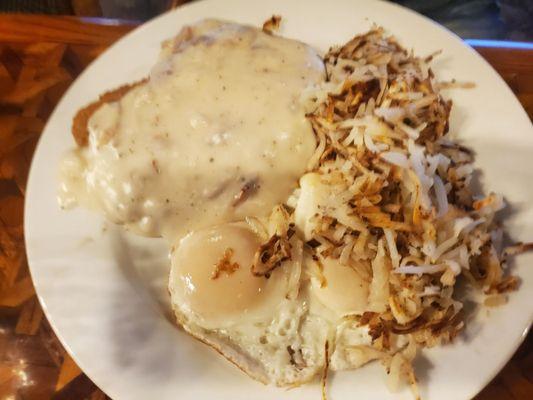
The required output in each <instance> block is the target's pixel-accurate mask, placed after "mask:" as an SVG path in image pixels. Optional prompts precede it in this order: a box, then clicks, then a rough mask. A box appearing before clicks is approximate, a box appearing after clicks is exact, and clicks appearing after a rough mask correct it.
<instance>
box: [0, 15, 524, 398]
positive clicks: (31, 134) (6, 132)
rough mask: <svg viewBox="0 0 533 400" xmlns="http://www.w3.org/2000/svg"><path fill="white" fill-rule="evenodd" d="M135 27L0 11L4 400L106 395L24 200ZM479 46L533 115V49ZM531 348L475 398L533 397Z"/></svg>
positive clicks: (0, 361)
mask: <svg viewBox="0 0 533 400" xmlns="http://www.w3.org/2000/svg"><path fill="white" fill-rule="evenodd" d="M134 27H135V25H133V24H131V23H129V24H126V23H122V22H121V21H108V20H106V21H103V20H97V19H78V18H72V17H43V16H35V15H33V16H24V15H0V400H48V399H54V400H61V399H65V400H66V399H73V400H78V399H79V400H83V399H90V400H102V399H105V398H106V396H105V394H104V393H103V392H101V391H100V390H99V389H98V388H97V387H96V386H95V385H94V383H92V382H91V381H90V380H89V378H87V377H86V376H85V375H84V374H83V373H82V371H81V370H80V369H79V368H78V367H77V365H76V364H75V363H74V362H73V360H72V359H71V358H70V357H69V355H68V354H67V353H66V352H65V350H64V349H63V347H62V346H61V344H60V343H59V342H58V340H57V338H56V337H55V335H54V333H53V332H52V330H51V328H50V326H49V324H48V322H47V321H46V318H45V317H44V315H43V311H42V309H41V307H40V305H39V303H38V301H37V298H36V295H35V291H34V288H33V285H32V282H31V278H30V276H29V273H28V266H27V261H26V256H25V250H24V242H23V238H24V232H23V229H22V220H23V202H24V193H25V186H26V179H27V174H28V169H29V165H30V162H31V158H32V154H33V151H34V149H35V145H36V143H37V140H38V138H39V135H40V133H41V131H42V129H43V127H44V125H45V123H46V121H47V119H48V117H49V116H50V113H51V112H52V110H53V109H54V107H55V105H56V104H57V102H58V101H59V99H60V98H61V96H62V95H63V93H64V92H65V90H66V89H67V88H68V87H69V85H70V84H71V83H72V82H73V80H74V79H75V78H76V77H77V76H78V75H79V74H80V72H81V71H83V69H84V68H85V67H86V66H87V65H88V64H89V63H90V62H91V61H92V60H93V59H94V58H96V57H97V56H98V55H99V54H100V53H101V52H102V51H104V50H105V49H106V48H107V47H108V46H109V45H111V44H112V43H114V42H115V41H116V40H117V39H119V38H120V37H121V36H122V35H124V34H125V33H127V32H128V31H130V30H131V29H133V28H134ZM478 51H479V52H480V54H481V55H482V56H483V57H485V58H486V59H487V61H488V62H489V63H491V64H492V65H493V66H494V68H495V69H496V70H497V71H498V72H499V73H500V74H501V75H502V76H503V78H504V79H505V80H506V81H507V83H508V84H509V86H510V87H511V88H512V89H513V91H514V92H515V94H516V95H517V97H518V98H519V99H520V101H521V102H522V104H523V105H524V108H525V109H526V110H527V112H528V113H529V116H530V118H531V117H533V51H531V50H513V49H505V48H480V49H478ZM532 346H533V340H532V336H531V335H529V337H528V338H527V339H526V341H525V342H524V344H523V345H522V346H521V347H520V349H519V350H518V351H517V352H516V354H515V355H514V357H513V359H512V360H511V361H510V362H509V363H508V364H507V365H506V366H505V368H504V369H503V370H502V371H501V372H500V374H499V375H498V376H497V377H496V378H495V379H494V380H493V381H492V382H491V383H490V384H489V385H488V386H487V387H486V388H485V389H484V390H483V391H482V392H481V393H480V394H479V395H478V396H477V397H476V399H477V400H530V399H533V348H532ZM450 384H453V382H450ZM450 400H453V399H450Z"/></svg>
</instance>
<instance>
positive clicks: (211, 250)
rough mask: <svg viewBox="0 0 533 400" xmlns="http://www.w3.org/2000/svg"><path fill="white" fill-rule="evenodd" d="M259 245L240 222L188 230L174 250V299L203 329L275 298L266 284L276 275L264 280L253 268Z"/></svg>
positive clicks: (225, 323) (221, 324) (217, 324)
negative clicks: (188, 232) (194, 230)
mask: <svg viewBox="0 0 533 400" xmlns="http://www.w3.org/2000/svg"><path fill="white" fill-rule="evenodd" d="M260 244H261V243H260V241H259V238H258V237H257V236H256V235H255V234H254V233H253V232H252V231H251V230H250V229H248V228H247V227H246V226H245V225H239V224H225V225H220V226H217V227H213V228H210V229H206V230H202V231H197V232H194V233H192V234H189V235H188V236H186V237H185V238H183V239H182V240H181V241H180V244H179V246H178V248H177V249H176V250H175V251H174V252H173V254H172V270H171V276H170V291H171V295H172V297H173V299H172V301H173V302H174V303H175V304H177V305H178V306H179V307H180V309H181V310H183V311H184V312H185V313H186V314H187V315H188V316H189V318H195V319H197V321H196V322H197V323H198V324H199V325H201V326H203V327H205V328H211V327H222V326H224V325H227V324H228V323H230V322H231V321H232V320H233V319H235V318H239V319H241V318H244V317H245V315H246V314H253V313H254V312H255V311H256V310H257V309H258V308H261V307H263V306H264V305H265V303H266V302H267V300H268V302H269V303H271V302H272V299H271V297H272V290H269V289H268V288H269V287H271V286H272V285H273V284H275V283H276V282H271V280H273V279H274V280H277V279H276V278H277V276H276V275H273V276H272V277H271V278H270V279H266V278H264V277H257V276H254V275H253V274H252V272H251V266H252V262H253V259H254V256H255V253H256V251H257V249H258V248H259V246H260ZM278 283H279V282H278ZM267 297H269V298H268V299H267ZM278 297H282V296H278Z"/></svg>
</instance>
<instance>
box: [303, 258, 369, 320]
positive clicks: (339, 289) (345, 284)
mask: <svg viewBox="0 0 533 400" xmlns="http://www.w3.org/2000/svg"><path fill="white" fill-rule="evenodd" d="M321 263H322V266H323V270H322V274H323V275H324V278H325V284H324V285H323V286H321V284H320V282H318V281H315V280H313V281H312V284H311V290H312V293H313V294H314V295H315V296H316V297H317V299H318V300H319V301H320V302H321V303H322V304H323V305H325V306H326V307H328V308H329V309H331V310H333V311H335V312H337V313H338V314H340V315H348V314H360V313H362V312H364V311H365V309H366V306H367V302H368V282H366V281H364V280H363V279H361V276H360V275H359V274H358V273H357V272H356V271H355V270H354V269H353V268H351V267H349V266H345V265H342V264H341V263H340V262H339V260H336V259H332V258H323V259H321Z"/></svg>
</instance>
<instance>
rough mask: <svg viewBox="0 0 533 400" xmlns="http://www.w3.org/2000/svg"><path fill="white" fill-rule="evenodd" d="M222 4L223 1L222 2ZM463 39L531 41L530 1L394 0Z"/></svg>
mask: <svg viewBox="0 0 533 400" xmlns="http://www.w3.org/2000/svg"><path fill="white" fill-rule="evenodd" d="M188 1H190V0H0V12H23V13H40V14H61V15H77V16H90V17H106V18H120V19H130V20H136V21H145V20H148V19H150V18H152V17H154V16H156V15H158V14H160V13H162V12H164V11H165V10H167V9H169V8H170V7H173V6H177V5H180V4H183V3H187V2H188ZM221 1H223V0H221ZM394 2H396V3H399V4H402V5H404V6H406V7H409V8H411V9H413V10H416V11H418V12H420V13H422V14H424V15H426V16H428V17H430V18H431V19H433V20H435V21H437V22H439V23H441V24H443V25H445V26H447V27H448V28H449V29H451V30H452V31H454V32H455V33H457V34H458V35H459V36H461V37H463V38H470V39H474V38H475V39H499V40H515V41H533V0H397V1H394Z"/></svg>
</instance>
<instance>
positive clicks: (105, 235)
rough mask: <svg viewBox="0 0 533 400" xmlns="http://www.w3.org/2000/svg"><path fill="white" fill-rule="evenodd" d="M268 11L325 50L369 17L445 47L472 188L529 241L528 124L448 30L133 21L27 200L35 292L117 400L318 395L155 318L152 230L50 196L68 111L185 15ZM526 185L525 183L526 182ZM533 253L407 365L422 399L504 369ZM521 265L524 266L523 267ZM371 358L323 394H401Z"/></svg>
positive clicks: (380, 9) (206, 8)
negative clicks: (479, 186) (279, 383)
mask: <svg viewBox="0 0 533 400" xmlns="http://www.w3.org/2000/svg"><path fill="white" fill-rule="evenodd" d="M273 13H276V14H281V15H282V16H283V18H284V21H283V27H282V30H281V33H282V34H283V35H285V36H287V37H293V38H297V39H300V40H302V41H305V42H308V43H310V44H312V45H314V46H316V47H317V48H319V49H321V50H323V51H324V50H327V48H328V47H329V46H330V45H332V44H340V43H343V42H344V41H346V40H348V39H349V38H350V37H351V36H353V35H354V34H356V33H361V32H363V31H365V30H366V29H368V28H369V27H370V26H371V24H372V23H373V22H375V23H377V24H380V25H382V26H384V27H386V28H387V29H388V30H389V31H390V32H392V33H393V34H395V35H396V36H397V37H398V38H399V39H400V41H401V43H403V44H404V45H405V46H406V47H412V48H414V50H415V51H416V53H417V54H420V55H427V54H429V53H431V52H433V51H435V50H437V49H442V50H443V51H444V54H443V55H442V56H441V57H439V58H438V60H437V61H436V62H435V64H434V69H435V70H436V73H437V76H438V77H439V78H440V79H443V80H449V79H451V78H456V79H458V80H460V81H472V82H475V83H476V85H477V87H476V88H475V89H472V90H455V91H453V92H450V93H448V94H447V95H449V96H451V97H452V98H453V101H454V109H453V113H452V131H453V132H456V134H457V136H458V137H459V138H460V139H461V140H462V141H463V142H464V143H465V144H466V145H468V146H471V147H472V148H474V149H475V151H476V152H477V163H476V165H477V166H478V167H479V168H480V169H481V170H482V171H483V174H482V183H483V185H484V187H485V188H486V189H487V188H489V190H493V191H497V192H501V193H504V194H505V196H506V198H507V199H508V200H509V202H510V203H511V204H512V213H510V218H509V219H508V221H507V226H508V227H509V231H510V232H511V234H512V236H513V237H514V238H519V239H521V240H531V239H533V208H532V207H531V204H532V202H533V185H531V182H533V161H532V155H533V129H532V126H531V122H530V121H529V119H528V117H527V115H526V113H525V112H524V110H523V109H522V107H521V106H520V104H519V103H518V101H517V100H516V98H515V97H514V96H513V94H512V93H511V91H510V90H509V89H508V87H507V86H506V85H505V84H504V82H503V81H502V80H501V79H500V78H499V76H498V75H497V74H496V73H495V72H494V71H493V70H492V69H491V68H490V67H489V66H488V64H487V63H486V62H485V61H483V60H482V59H481V57H479V56H478V55H477V54H476V53H475V52H474V51H473V50H471V49H470V48H469V47H467V46H466V45H465V44H463V43H462V42H461V40H460V39H458V38H457V37H456V36H454V35H453V34H451V33H450V32H448V31H446V30H444V29H443V28H441V27H440V26H438V25H436V24H434V23H433V22H431V21H429V20H427V19H425V18H423V17H421V16H419V15H417V14H415V13H413V12H411V11H408V10H406V9H403V8H400V7H398V6H395V5H391V4H389V3H384V2H374V1H368V2H366V1H353V0H339V1H320V0H316V1H314V0H313V1H310V0H307V1H301V2H298V1H287V0H270V1H263V2H254V1H247V0H226V1H220V2H218V1H210V0H208V1H203V2H197V3H194V4H192V5H189V6H186V7H182V8H180V9H177V10H175V11H173V12H171V13H168V14H165V15H163V16H161V17H159V18H156V19H155V20H153V21H151V22H149V23H147V24H145V25H143V26H142V27H140V28H138V29H136V30H135V31H134V32H132V33H131V34H129V35H127V36H126V37H125V38H123V39H122V40H120V41H119V42H118V43H116V44H115V45H114V46H113V47H112V48H111V49H109V50H108V51H107V52H106V53H105V54H103V55H102V56H101V57H100V58H98V60H96V61H95V62H94V63H93V64H92V65H91V66H90V67H89V68H87V70H86V71H85V72H84V73H83V74H82V76H81V77H80V78H79V79H78V80H77V81H76V82H75V83H74V84H73V85H72V86H71V88H70V90H69V91H68V92H67V94H66V95H65V96H64V98H63V99H62V101H61V102H60V104H59V105H58V107H57V108H56V110H55V112H54V113H53V115H52V117H51V118H50V121H49V122H48V125H47V127H46V129H45V131H44V133H43V135H42V138H41V141H40V142H39V146H38V148H37V152H36V155H35V158H34V160H33V165H32V168H31V174H30V179H29V184H28V192H27V198H26V219H25V229H26V245H27V251H28V259H29V263H30V267H31V273H32V276H33V279H34V283H35V286H36V288H37V293H38V294H39V299H40V301H41V303H42V305H43V307H44V309H45V312H46V315H47V317H48V318H49V320H50V322H51V323H52V326H53V328H54V330H55V332H56V333H57V335H58V336H59V338H60V340H61V342H62V343H63V345H64V346H65V347H66V349H67V350H68V351H69V353H70V354H71V355H72V356H73V357H74V359H75V360H76V362H77V363H78V364H79V365H80V366H81V368H82V369H83V370H84V371H85V372H86V373H87V375H89V377H90V378H91V379H93V380H94V381H95V382H96V384H97V385H98V386H100V387H101V388H102V389H103V390H104V391H105V392H106V393H107V394H108V395H110V396H111V397H112V398H114V399H117V400H119V399H143V400H145V399H158V400H164V399H180V400H188V399H195V400H196V399H231V400H239V399H249V398H250V397H251V396H252V395H253V398H254V399H256V400H260V399H269V400H270V399H274V398H275V399H301V398H315V399H316V398H319V396H320V392H319V386H318V385H317V384H312V385H309V386H304V387H301V388H297V389H293V390H290V391H286V390H283V389H277V388H273V387H265V386H263V385H261V384H259V383H257V382H254V381H252V380H251V379H249V378H248V377H247V376H245V375H244V374H242V373H241V372H240V371H239V370H238V369H237V368H235V367H233V366H232V365H231V364H229V363H228V362H226V361H225V360H223V359H222V358H221V357H220V356H218V355H217V354H215V352H214V351H212V350H210V349H209V348H207V347H206V346H204V345H202V344H200V343H198V342H196V341H195V340H194V339H192V338H190V337H189V336H187V335H186V334H184V333H183V332H181V331H180V330H178V329H177V328H176V327H175V326H173V325H172V324H171V323H170V322H169V321H168V319H167V318H165V312H166V311H165V310H166V309H165V307H166V305H165V301H166V298H165V294H164V290H162V288H164V286H165V284H166V271H167V262H166V254H165V251H166V249H165V248H164V246H163V245H162V244H161V243H160V242H159V241H158V240H155V239H151V240H149V239H141V238H133V237H129V236H126V235H124V234H123V233H121V231H120V229H118V228H116V227H113V226H109V225H106V224H105V223H104V221H103V220H102V219H101V218H100V217H99V216H97V215H95V214H91V213H89V212H87V211H84V210H81V209H77V210H74V211H71V212H62V211H60V210H59V208H58V206H57V204H56V198H55V193H56V187H57V180H56V170H57V165H58V162H59V159H60V156H61V154H62V153H63V152H64V151H66V150H67V149H68V148H71V147H72V146H73V145H74V142H73V140H72V138H71V135H70V125H71V120H72V117H73V115H74V113H75V111H76V110H77V109H78V108H80V107H82V106H83V105H85V104H86V103H87V102H89V101H91V100H92V99H94V98H96V97H97V95H98V94H99V93H101V92H103V91H106V90H108V89H111V88H114V87H116V86H118V85H120V84H123V83H126V82H132V81H135V80H137V79H139V78H141V77H143V76H145V75H146V74H147V73H148V71H149V68H150V67H151V65H152V63H153V62H154V61H155V59H156V56H157V53H158V51H159V46H160V43H161V42H162V41H163V40H164V39H166V38H169V37H171V36H173V35H175V34H176V33H177V32H178V30H179V29H180V28H181V27H182V26H183V25H184V24H187V23H192V22H195V21H198V20H200V19H202V18H205V17H216V18H224V19H228V20H234V21H238V22H243V23H250V24H256V25H260V24H261V23H262V22H263V21H264V20H265V19H267V18H268V17H269V16H271V15H272V14H273ZM528 182H529V183H528ZM532 263H533V257H532V255H523V256H521V257H520V258H519V260H518V262H517V265H516V272H517V273H518V274H519V275H520V276H521V278H522V286H521V288H520V290H519V291H518V292H517V293H514V294H513V295H512V296H511V299H510V302H509V303H508V304H507V305H506V306H504V307H501V308H498V309H495V310H492V311H491V312H490V315H488V316H487V315H486V314H487V312H486V311H484V312H482V313H480V314H478V318H477V320H476V321H473V322H472V323H471V324H470V325H469V329H468V330H467V332H466V334H465V335H464V336H463V337H461V338H460V339H459V340H458V341H457V342H456V343H455V344H454V345H452V346H447V347H445V348H438V349H433V350H431V351H425V352H424V356H423V357H421V358H420V360H419V362H418V363H417V364H416V368H417V372H418V374H419V377H420V378H421V387H422V393H423V395H424V396H425V397H426V398H429V399H433V400H437V399H446V400H448V399H454V400H460V399H468V398H471V397H473V396H474V395H475V394H476V393H477V392H478V391H479V390H481V388H483V386H485V385H486V384H487V383H488V382H489V381H490V379H491V378H492V377H493V376H494V375H495V374H496V373H497V372H498V371H499V370H500V369H501V368H502V366H503V365H504V364H505V362H506V361H507V360H508V359H509V357H510V356H511V355H512V353H513V352H514V351H515V349H516V348H517V346H518V345H519V343H520V342H521V340H522V339H523V338H524V335H525V334H526V331H527V329H528V327H529V325H530V323H531V320H532V315H533V303H532V302H531V294H532V292H533V269H532V268H528V267H531V264H532ZM528 264H530V265H528ZM383 378H384V373H383V371H382V369H381V367H380V366H379V365H370V366H367V367H365V368H362V369H360V370H357V371H353V372H345V373H337V374H335V375H334V376H333V378H332V379H331V381H330V386H329V395H330V398H331V399H333V400H341V399H348V398H360V399H366V400H371V399H379V400H383V399H393V398H394V399H395V398H403V399H406V398H409V397H408V394H407V393H406V392H405V391H404V392H402V393H400V394H396V395H392V394H390V393H389V392H388V391H387V389H386V388H385V386H384V380H383Z"/></svg>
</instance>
